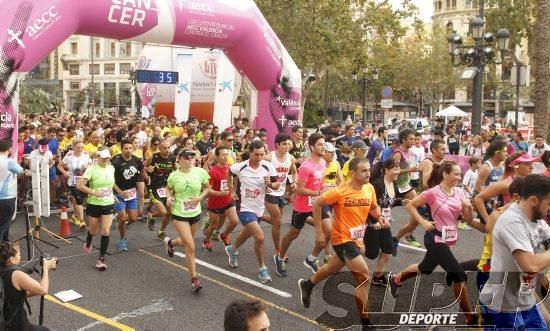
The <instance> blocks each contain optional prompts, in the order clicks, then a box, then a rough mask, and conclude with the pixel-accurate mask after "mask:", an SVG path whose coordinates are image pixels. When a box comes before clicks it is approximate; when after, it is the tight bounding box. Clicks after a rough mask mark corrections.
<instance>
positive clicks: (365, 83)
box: [351, 67, 380, 124]
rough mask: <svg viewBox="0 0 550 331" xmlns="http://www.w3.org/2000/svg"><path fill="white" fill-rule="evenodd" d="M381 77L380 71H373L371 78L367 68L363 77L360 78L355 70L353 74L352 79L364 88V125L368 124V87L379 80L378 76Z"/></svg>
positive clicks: (364, 69) (362, 102)
mask: <svg viewBox="0 0 550 331" xmlns="http://www.w3.org/2000/svg"><path fill="white" fill-rule="evenodd" d="M379 75H380V72H379V71H378V69H374V70H372V76H371V77H369V68H367V67H365V68H363V77H361V78H359V77H358V74H357V71H356V70H354V71H353V72H352V73H351V77H352V78H353V80H354V81H356V82H357V83H358V84H360V86H361V87H362V90H363V91H362V92H363V93H362V100H361V106H362V109H361V110H362V113H363V121H364V123H363V124H366V123H367V107H366V101H367V86H368V84H370V83H374V82H375V81H377V80H378V76H379Z"/></svg>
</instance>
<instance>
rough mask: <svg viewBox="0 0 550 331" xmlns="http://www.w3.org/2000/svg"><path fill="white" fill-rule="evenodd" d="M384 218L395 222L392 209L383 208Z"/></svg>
mask: <svg viewBox="0 0 550 331" xmlns="http://www.w3.org/2000/svg"><path fill="white" fill-rule="evenodd" d="M382 216H383V217H384V219H385V220H386V221H388V222H393V219H392V217H391V208H390V207H386V208H382Z"/></svg>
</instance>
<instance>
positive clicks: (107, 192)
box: [98, 188, 113, 198]
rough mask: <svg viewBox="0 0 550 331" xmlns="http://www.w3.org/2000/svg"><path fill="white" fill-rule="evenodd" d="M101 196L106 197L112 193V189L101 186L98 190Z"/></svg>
mask: <svg viewBox="0 0 550 331" xmlns="http://www.w3.org/2000/svg"><path fill="white" fill-rule="evenodd" d="M98 192H99V196H100V197H101V198H108V197H110V196H111V195H112V194H113V190H112V189H110V188H102V189H99V190H98Z"/></svg>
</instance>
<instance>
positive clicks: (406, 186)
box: [397, 184, 412, 193]
mask: <svg viewBox="0 0 550 331" xmlns="http://www.w3.org/2000/svg"><path fill="white" fill-rule="evenodd" d="M411 189H412V187H411V186H410V185H409V184H407V185H405V186H403V187H398V188H397V190H398V191H399V193H405V192H407V191H410V190H411Z"/></svg>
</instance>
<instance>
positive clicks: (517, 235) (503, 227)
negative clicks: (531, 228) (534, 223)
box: [493, 216, 533, 253]
mask: <svg viewBox="0 0 550 331" xmlns="http://www.w3.org/2000/svg"><path fill="white" fill-rule="evenodd" d="M493 233H494V236H495V237H496V238H498V239H500V240H501V242H502V243H503V244H504V245H505V246H506V247H507V248H508V249H509V250H510V253H513V252H515V251H517V250H521V251H524V252H533V247H532V246H531V241H530V240H529V235H528V233H527V229H526V227H525V224H523V222H522V221H521V220H519V219H513V220H511V221H507V222H502V216H501V222H497V223H496V224H495V229H494V230H493Z"/></svg>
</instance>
